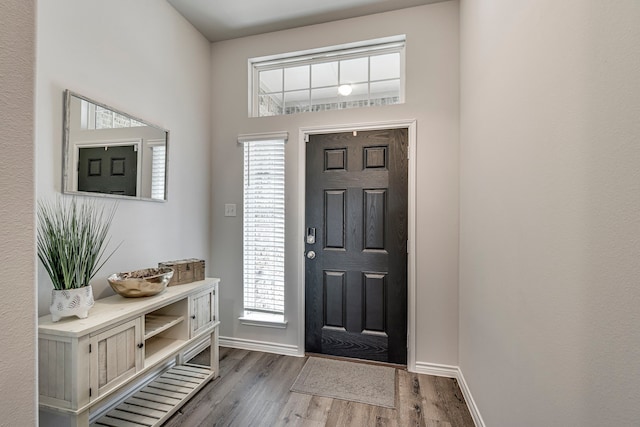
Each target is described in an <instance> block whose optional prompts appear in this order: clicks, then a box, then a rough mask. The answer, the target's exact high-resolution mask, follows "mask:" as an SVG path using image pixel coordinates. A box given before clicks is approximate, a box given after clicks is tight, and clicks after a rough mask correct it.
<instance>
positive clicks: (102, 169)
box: [78, 145, 138, 196]
mask: <svg viewBox="0 0 640 427" xmlns="http://www.w3.org/2000/svg"><path fill="white" fill-rule="evenodd" d="M137 169H138V152H137V151H136V146H135V145H119V146H110V147H104V146H103V147H89V148H80V152H79V161H78V191H90V192H92V193H105V194H120V195H124V196H135V195H136V187H137V182H138V181H137V179H138V178H137Z"/></svg>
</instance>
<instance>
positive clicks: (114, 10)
mask: <svg viewBox="0 0 640 427" xmlns="http://www.w3.org/2000/svg"><path fill="white" fill-rule="evenodd" d="M37 41H38V56H37V64H38V67H37V103H36V104H37V105H36V108H37V127H36V148H37V152H38V153H37V170H38V174H37V176H38V178H37V193H38V197H39V198H51V197H55V195H56V194H58V193H59V192H60V189H61V188H60V187H61V173H62V172H61V159H62V114H63V109H62V107H63V103H62V99H63V96H62V95H63V91H64V89H71V90H72V91H74V92H77V93H79V94H82V95H85V96H87V97H89V98H92V99H95V100H96V101H100V102H102V103H105V104H107V105H110V106H112V107H114V108H116V109H118V110H122V111H125V112H128V113H130V114H131V115H133V116H135V117H140V118H141V119H144V120H147V121H149V122H151V123H154V124H157V125H159V126H162V127H164V128H166V129H169V131H170V136H169V149H168V158H169V170H168V179H169V183H168V193H169V200H168V202H166V203H157V202H142V201H131V200H127V201H120V202H119V206H118V212H117V213H116V218H115V221H114V223H113V226H112V242H114V243H115V244H117V243H119V242H121V241H123V244H122V246H121V247H120V249H119V250H118V251H117V252H116V254H115V255H114V256H113V258H112V259H111V260H110V261H109V262H108V263H107V264H106V265H105V266H104V268H103V269H102V270H101V271H100V272H99V273H98V275H97V276H96V278H95V279H94V280H93V281H92V285H93V287H94V294H95V297H96V298H101V297H105V296H108V295H111V294H113V291H112V290H111V288H110V287H109V285H108V283H107V281H106V277H108V276H109V275H110V274H111V273H114V272H119V271H127V270H132V269H138V268H145V267H153V266H155V265H157V263H158V262H159V261H168V260H173V259H179V258H191V257H197V258H202V259H205V258H206V257H207V254H208V253H209V239H208V236H209V232H208V230H209V204H210V203H209V200H210V191H209V181H210V173H209V158H210V154H209V153H210V148H209V143H210V133H209V118H210V115H211V112H210V91H209V87H210V75H211V72H210V67H211V62H210V60H209V57H210V43H209V42H208V41H207V40H205V38H204V37H203V36H202V35H201V34H200V33H198V32H197V31H196V30H195V29H194V28H193V27H192V26H191V25H190V24H189V23H187V22H186V21H185V20H184V18H182V16H181V15H179V14H178V13H177V12H176V11H175V10H174V9H173V8H172V7H171V6H170V5H169V4H168V3H166V2H163V1H154V0H143V1H135V2H131V1H126V0H117V1H109V2H86V1H82V0H63V1H55V2H54V1H43V2H39V4H38V39H37ZM114 247H115V246H114ZM207 272H208V273H210V272H212V270H211V269H210V268H207ZM38 281H39V298H38V300H39V311H40V314H46V312H47V311H48V303H49V298H50V289H51V283H50V280H49V278H48V276H47V275H46V272H45V271H44V269H43V268H42V267H41V266H40V267H39V270H38Z"/></svg>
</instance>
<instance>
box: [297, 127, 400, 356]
mask: <svg viewBox="0 0 640 427" xmlns="http://www.w3.org/2000/svg"><path fill="white" fill-rule="evenodd" d="M407 175H408V174H407V129H392V130H379V131H366V132H357V135H354V134H353V133H352V132H348V133H339V134H328V135H314V136H311V137H310V140H309V143H307V159H306V208H305V211H306V218H305V220H306V227H307V229H306V230H307V236H306V238H307V241H306V245H305V246H306V256H307V258H306V261H305V283H306V285H305V286H306V288H305V299H306V304H305V316H306V326H305V328H306V333H305V338H306V339H305V341H306V342H305V347H306V348H305V349H306V351H307V352H312V353H322V354H330V355H336V356H346V357H353V358H359V359H369V360H377V361H382V362H391V363H401V364H405V363H406V361H407V179H408V178H407Z"/></svg>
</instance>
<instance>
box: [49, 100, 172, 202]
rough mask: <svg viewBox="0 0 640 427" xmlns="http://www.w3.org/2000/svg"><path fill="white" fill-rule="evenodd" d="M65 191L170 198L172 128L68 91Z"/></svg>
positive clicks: (65, 132)
mask: <svg viewBox="0 0 640 427" xmlns="http://www.w3.org/2000/svg"><path fill="white" fill-rule="evenodd" d="M64 118H65V120H64V144H63V145H64V147H63V149H64V154H63V158H64V164H63V183H62V188H63V192H64V193H91V194H92V195H99V196H105V197H124V198H137V199H143V200H158V201H163V200H166V199H167V186H166V184H167V173H166V172H167V148H168V147H167V142H168V141H167V140H168V131H166V130H164V129H161V128H159V127H157V126H154V125H152V124H149V123H147V122H145V121H143V120H141V119H138V118H135V117H133V116H131V115H129V114H127V113H123V112H122V111H118V110H116V109H113V108H111V107H108V106H106V105H104V104H101V103H99V102H96V101H93V100H91V99H88V98H86V97H84V96H82V95H78V94H76V93H73V92H71V91H69V90H67V91H65V117H64Z"/></svg>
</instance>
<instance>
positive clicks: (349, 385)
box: [291, 357, 396, 408]
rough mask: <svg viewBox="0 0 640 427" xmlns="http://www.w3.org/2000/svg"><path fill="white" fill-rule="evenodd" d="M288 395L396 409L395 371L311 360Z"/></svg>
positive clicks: (362, 364) (312, 358)
mask: <svg viewBox="0 0 640 427" xmlns="http://www.w3.org/2000/svg"><path fill="white" fill-rule="evenodd" d="M291 391H295V392H297V393H305V394H313V395H316V396H323V397H331V398H334V399H342V400H350V401H352V402H360V403H366V404H368V405H375V406H384V407H387V408H395V401H396V370H395V368H390V367H387V366H377V365H369V364H365V363H358V362H345V361H342V360H333V359H324V358H320V357H310V358H309V360H307V363H305V365H304V367H303V368H302V370H301V371H300V374H299V375H298V378H296V380H295V382H294V383H293V385H292V386H291Z"/></svg>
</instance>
